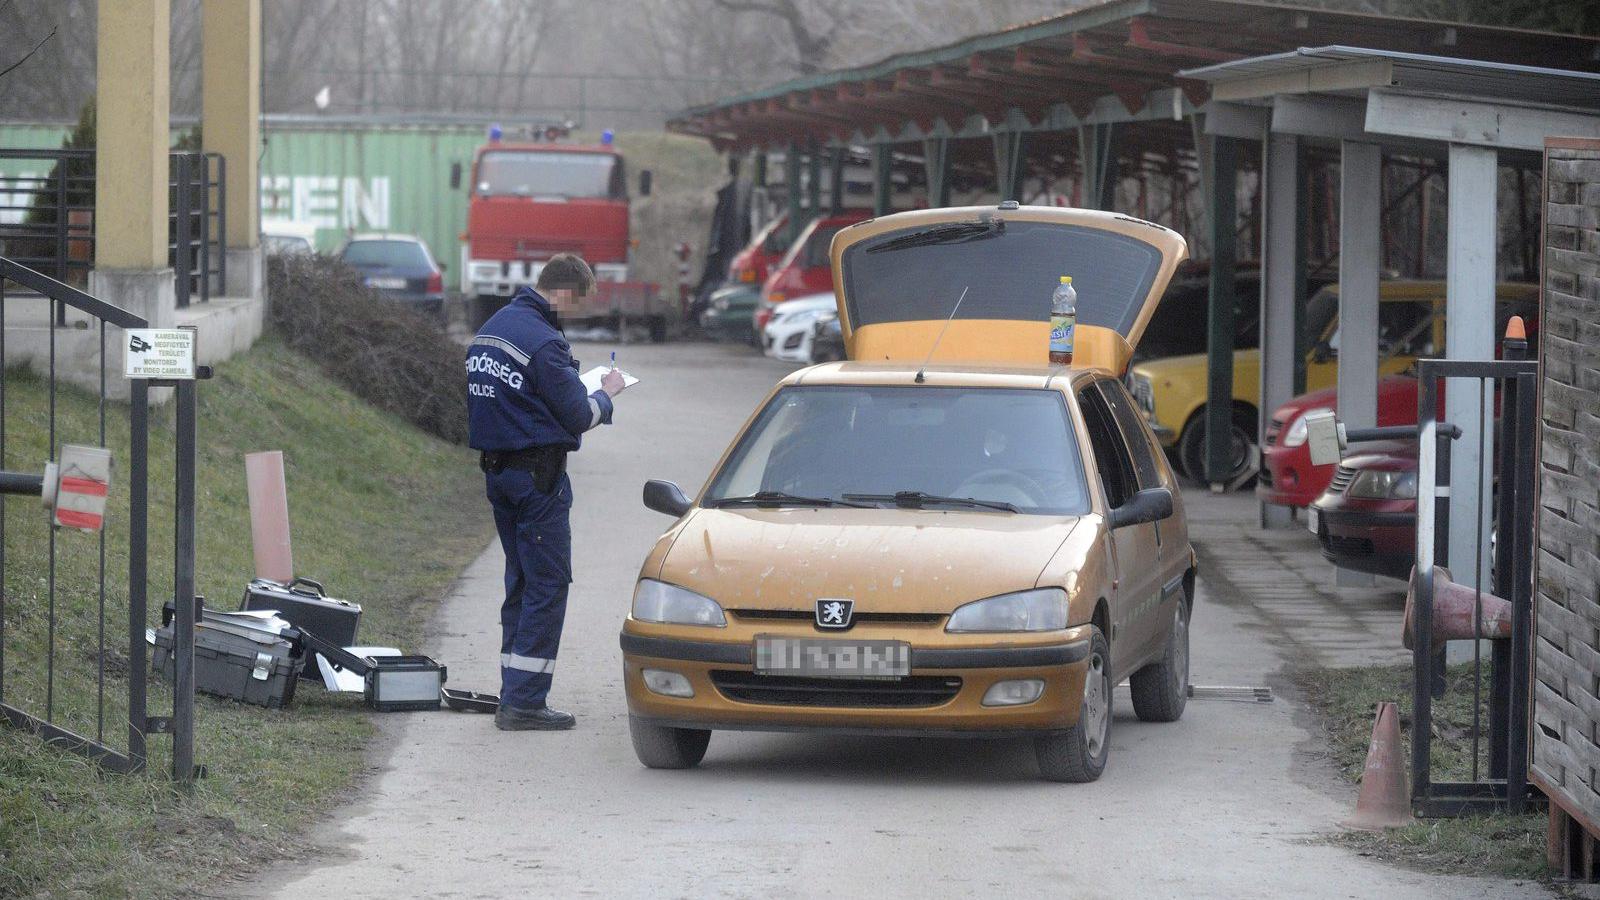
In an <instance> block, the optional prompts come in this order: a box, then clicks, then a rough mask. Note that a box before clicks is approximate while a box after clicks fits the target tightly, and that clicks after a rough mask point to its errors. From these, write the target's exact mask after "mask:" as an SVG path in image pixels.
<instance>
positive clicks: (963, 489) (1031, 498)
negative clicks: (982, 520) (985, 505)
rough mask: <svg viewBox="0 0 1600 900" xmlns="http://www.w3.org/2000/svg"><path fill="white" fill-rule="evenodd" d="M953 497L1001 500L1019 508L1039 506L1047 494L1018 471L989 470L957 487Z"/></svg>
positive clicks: (952, 493)
mask: <svg viewBox="0 0 1600 900" xmlns="http://www.w3.org/2000/svg"><path fill="white" fill-rule="evenodd" d="M950 493H951V496H955V497H972V498H974V499H977V500H999V501H1003V502H1006V503H1013V504H1016V505H1017V506H1038V505H1039V504H1040V503H1042V502H1043V501H1044V500H1045V498H1046V496H1047V492H1046V491H1045V489H1044V487H1043V486H1042V485H1040V484H1039V482H1037V481H1035V480H1034V479H1033V478H1032V477H1030V476H1028V475H1025V474H1023V473H1022V472H1019V471H1017V470H1016V469H989V470H988V471H985V472H979V473H978V474H976V475H973V476H972V477H970V478H968V479H967V480H965V481H963V482H961V483H960V484H959V485H957V486H956V489H955V490H954V491H951V492H950Z"/></svg>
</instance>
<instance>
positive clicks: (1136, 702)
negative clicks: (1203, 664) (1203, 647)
mask: <svg viewBox="0 0 1600 900" xmlns="http://www.w3.org/2000/svg"><path fill="white" fill-rule="evenodd" d="M1128 687H1129V689H1130V690H1131V691H1132V693H1133V711H1134V712H1135V713H1136V714H1138V716H1139V718H1140V719H1141V720H1142V721H1145V722H1176V721H1178V719H1179V718H1180V717H1181V716H1182V715H1183V708H1184V706H1185V705H1187V704H1188V702H1189V604H1188V602H1187V600H1186V598H1185V597H1184V596H1182V595H1179V597H1178V608H1177V609H1176V610H1175V611H1174V612H1173V614H1172V633H1171V634H1169V635H1168V636H1167V650H1166V652H1165V653H1163V654H1162V655H1161V659H1159V660H1157V661H1155V662H1153V663H1151V664H1150V665H1148V666H1145V667H1144V668H1142V669H1140V670H1139V671H1137V672H1135V673H1133V677H1131V678H1129V679H1128Z"/></svg>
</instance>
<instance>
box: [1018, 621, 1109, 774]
mask: <svg viewBox="0 0 1600 900" xmlns="http://www.w3.org/2000/svg"><path fill="white" fill-rule="evenodd" d="M1033 752H1034V755H1035V756H1036V757H1037V758H1038V760H1039V775H1040V776H1042V777H1043V778H1045V779H1047V780H1049V781H1069V782H1085V781H1094V780H1095V779H1096V778H1099V777H1100V773H1101V772H1104V771H1105V769H1106V757H1107V756H1109V755H1110V753H1111V647H1110V646H1109V645H1108V644H1106V638H1105V635H1103V634H1101V633H1100V629H1098V628H1096V629H1095V630H1094V633H1093V635H1092V636H1091V637H1090V639H1089V669H1088V671H1087V672H1085V673H1084V678H1083V705H1082V706H1081V707H1080V708H1079V710H1078V722H1077V724H1076V725H1073V726H1072V727H1071V728H1069V729H1067V730H1066V731H1057V732H1052V733H1051V734H1044V735H1040V736H1039V737H1036V738H1034V739H1033Z"/></svg>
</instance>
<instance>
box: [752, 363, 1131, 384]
mask: <svg viewBox="0 0 1600 900" xmlns="http://www.w3.org/2000/svg"><path fill="white" fill-rule="evenodd" d="M919 371H920V372H922V374H923V381H922V382H921V383H918V382H917V381H916V380H915V379H916V376H917V373H918V372H919ZM1109 374H1110V373H1108V372H1106V371H1104V370H1101V369H1074V368H1069V367H1067V366H987V365H986V366H958V365H950V364H946V363H940V364H935V365H929V366H926V367H922V366H917V365H913V364H910V363H904V362H892V363H866V362H853V361H848V360H847V361H844V362H831V363H823V364H821V365H816V366H811V367H809V368H805V369H800V370H799V371H796V372H792V373H790V374H789V375H788V376H787V377H785V378H784V379H783V380H782V381H780V382H779V384H780V385H799V384H804V385H807V386H816V385H863V386H867V385H872V386H876V385H883V386H911V387H975V388H1029V389H1037V388H1055V389H1063V388H1066V387H1068V386H1071V385H1076V384H1078V383H1079V382H1083V381H1088V380H1090V379H1093V378H1095V377H1097V376H1107V375H1109Z"/></svg>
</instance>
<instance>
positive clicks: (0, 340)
mask: <svg viewBox="0 0 1600 900" xmlns="http://www.w3.org/2000/svg"><path fill="white" fill-rule="evenodd" d="M5 371H6V273H5V271H4V270H3V269H0V471H4V470H5V467H6V379H5ZM5 701H6V495H5V494H0V706H3V705H5Z"/></svg>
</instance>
